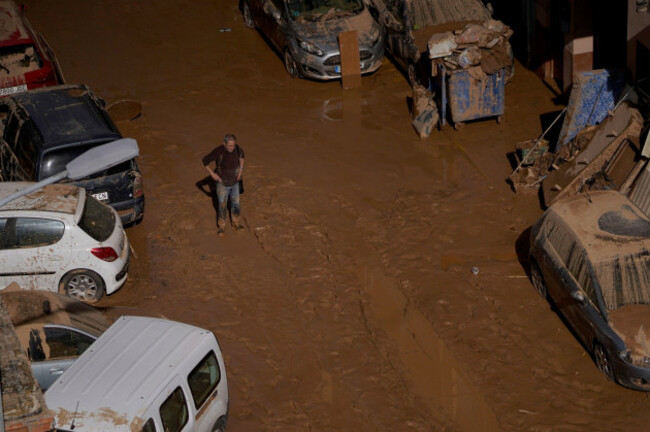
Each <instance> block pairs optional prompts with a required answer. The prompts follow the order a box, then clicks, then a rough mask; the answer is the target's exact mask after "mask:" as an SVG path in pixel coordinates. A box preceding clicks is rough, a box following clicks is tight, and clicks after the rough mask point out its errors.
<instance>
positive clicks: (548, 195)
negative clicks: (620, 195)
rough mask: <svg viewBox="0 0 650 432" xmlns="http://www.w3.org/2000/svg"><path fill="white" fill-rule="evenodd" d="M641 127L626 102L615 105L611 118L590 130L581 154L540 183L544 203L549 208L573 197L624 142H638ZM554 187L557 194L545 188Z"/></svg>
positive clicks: (636, 116) (638, 117)
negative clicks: (559, 189)
mask: <svg viewBox="0 0 650 432" xmlns="http://www.w3.org/2000/svg"><path fill="white" fill-rule="evenodd" d="M642 127H643V117H642V116H641V113H640V112H639V111H638V110H637V109H635V108H633V107H631V106H630V105H629V104H626V103H623V104H621V105H619V107H618V108H617V109H616V110H615V111H614V112H613V113H612V116H610V117H608V118H607V119H605V121H604V122H603V123H602V124H601V125H600V126H598V127H596V128H595V129H594V133H593V136H592V137H591V139H590V140H589V142H588V143H587V145H586V146H585V147H584V149H583V150H582V151H580V152H579V153H578V154H576V155H575V156H574V157H573V158H572V159H571V160H569V161H568V162H566V163H564V164H562V165H559V169H558V170H556V171H552V172H550V173H549V175H548V178H546V179H545V180H544V181H543V183H542V187H543V197H544V204H545V205H547V206H549V205H551V204H553V203H555V202H558V201H560V200H562V199H565V198H568V197H571V196H573V195H575V194H577V193H578V192H580V190H581V189H582V188H583V187H584V186H585V185H587V186H588V184H589V183H590V182H591V181H592V180H593V178H594V176H595V175H596V174H597V173H599V172H601V171H602V170H603V169H604V168H605V167H606V166H607V164H608V162H609V161H611V160H612V158H613V157H614V156H615V155H616V154H617V152H619V148H620V147H621V146H622V145H624V144H625V143H626V140H629V141H633V142H634V141H636V142H638V139H639V135H640V134H641V129H642ZM612 130H615V131H617V133H616V136H612V135H611V133H610V132H611V131H612ZM620 175H621V174H620V173H619V176H620ZM556 184H557V185H559V186H560V187H561V191H559V192H557V191H555V190H553V188H550V187H548V186H551V185H556ZM619 186H620V185H619Z"/></svg>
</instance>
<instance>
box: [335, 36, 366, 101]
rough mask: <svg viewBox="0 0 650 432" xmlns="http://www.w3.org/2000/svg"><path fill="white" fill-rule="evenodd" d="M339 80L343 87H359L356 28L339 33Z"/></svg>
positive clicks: (359, 61)
mask: <svg viewBox="0 0 650 432" xmlns="http://www.w3.org/2000/svg"><path fill="white" fill-rule="evenodd" d="M339 51H340V52H341V80H342V85H343V88H344V89H353V88H359V87H361V59H360V58H359V38H358V36H357V32H356V30H352V31H346V32H341V33H339Z"/></svg>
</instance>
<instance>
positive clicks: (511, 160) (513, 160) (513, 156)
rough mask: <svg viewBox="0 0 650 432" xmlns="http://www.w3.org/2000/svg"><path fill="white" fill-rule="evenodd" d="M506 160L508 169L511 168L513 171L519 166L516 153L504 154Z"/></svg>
mask: <svg viewBox="0 0 650 432" xmlns="http://www.w3.org/2000/svg"><path fill="white" fill-rule="evenodd" d="M506 159H508V163H509V164H510V168H512V170H513V171H514V170H515V169H516V168H517V166H519V158H518V157H517V151H511V152H508V153H506ZM513 192H514V190H513Z"/></svg>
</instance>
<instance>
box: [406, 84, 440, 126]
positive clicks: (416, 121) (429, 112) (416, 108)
mask: <svg viewBox="0 0 650 432" xmlns="http://www.w3.org/2000/svg"><path fill="white" fill-rule="evenodd" d="M439 119H440V116H439V115H438V108H437V107H436V104H435V103H434V102H433V95H432V94H431V92H430V91H429V90H427V89H426V88H424V87H423V86H421V85H420V84H415V85H414V86H413V123H412V124H413V128H414V129H415V131H416V132H417V134H418V136H419V137H420V138H427V137H428V136H429V135H431V131H432V130H433V128H434V127H435V126H436V125H437V124H438V121H439Z"/></svg>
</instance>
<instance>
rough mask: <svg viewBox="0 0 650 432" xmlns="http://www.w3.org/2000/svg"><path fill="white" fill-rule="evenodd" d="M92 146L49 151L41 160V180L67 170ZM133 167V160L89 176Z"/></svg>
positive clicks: (122, 170)
mask: <svg viewBox="0 0 650 432" xmlns="http://www.w3.org/2000/svg"><path fill="white" fill-rule="evenodd" d="M90 148H92V146H77V147H68V148H64V149H60V150H55V151H48V152H47V153H46V154H45V155H44V156H43V159H42V160H41V164H40V169H39V176H38V177H39V178H38V179H39V180H42V179H44V178H47V177H50V176H53V175H55V174H58V173H60V172H61V171H63V170H65V166H66V165H67V164H68V163H69V162H70V161H72V160H73V159H74V158H76V157H77V156H80V155H81V154H83V153H85V152H86V151H87V150H89V149H90ZM131 169H133V160H130V161H126V162H123V163H121V164H118V165H114V166H112V167H110V168H108V169H107V170H104V171H102V172H99V173H96V174H93V175H91V176H88V178H96V177H105V176H107V175H112V174H118V173H122V172H124V171H129V170H131Z"/></svg>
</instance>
